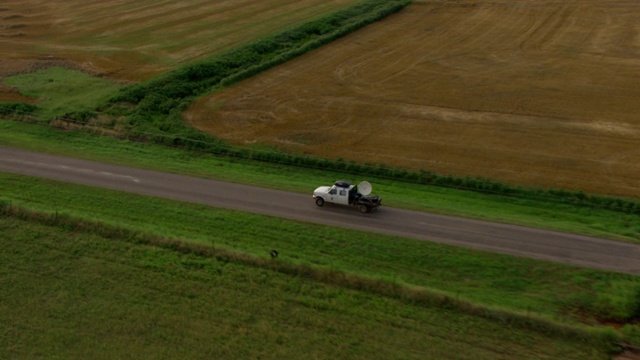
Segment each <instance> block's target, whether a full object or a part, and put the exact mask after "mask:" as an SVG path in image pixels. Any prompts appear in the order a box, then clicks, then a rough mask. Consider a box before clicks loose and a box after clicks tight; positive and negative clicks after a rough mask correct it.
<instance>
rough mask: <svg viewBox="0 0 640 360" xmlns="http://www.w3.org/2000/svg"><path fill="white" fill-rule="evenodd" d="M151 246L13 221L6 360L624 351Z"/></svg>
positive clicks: (595, 338)
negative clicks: (29, 359) (34, 359)
mask: <svg viewBox="0 0 640 360" xmlns="http://www.w3.org/2000/svg"><path fill="white" fill-rule="evenodd" d="M138 240H139V239H136V238H131V237H128V235H127V234H122V235H119V236H107V237H105V236H102V235H101V234H100V233H92V232H86V231H83V230H82V229H75V230H74V229H73V228H72V227H71V226H58V227H51V226H43V225H41V224H38V222H37V221H25V220H22V219H19V218H17V217H8V216H0V244H2V247H3V251H2V252H0V288H1V289H11V293H10V294H11V295H10V296H0V309H2V311H0V323H2V328H3V330H2V331H0V358H5V359H27V358H64V359H75V358H91V359H114V358H118V359H119V358H133V359H138V358H144V359H172V358H180V359H192V358H197V359H202V358H207V359H239V358H240V359H243V358H260V359H302V358H304V359H310V358H311V359H326V358H348V359H372V358H377V359H427V358H428V359H469V360H471V359H473V360H478V359H480V360H482V359H487V360H488V359H492V360H493V359H502V358H505V359H507V358H509V359H513V358H517V359H540V358H550V359H576V360H577V359H580V360H586V359H607V358H609V356H610V355H609V353H610V352H611V351H613V350H615V349H614V348H612V346H611V343H610V341H611V340H613V339H616V338H617V335H615V333H613V332H612V331H594V330H592V331H588V332H585V335H586V337H584V338H581V339H577V338H574V337H563V336H558V335H557V334H553V335H552V334H547V333H540V332H537V331H532V330H530V329H527V328H522V327H519V326H505V324H504V323H501V322H497V321H492V320H487V319H485V318H483V317H479V316H471V315H466V314H464V313H461V312H459V311H455V310H453V311H449V310H446V309H443V308H440V307H428V306H423V305H422V304H419V303H417V304H412V303H411V302H407V301H403V300H402V299H399V298H394V297H387V296H380V295H377V294H375V293H373V292H369V291H357V290H353V289H348V288H344V287H340V286H335V285H331V284H323V283H321V282H318V281H314V280H313V279H310V278H308V277H307V274H306V273H304V272H301V273H299V274H297V273H284V272H279V271H274V270H273V269H271V268H269V267H268V266H267V267H260V266H252V265H247V264H246V263H244V262H237V261H234V259H228V258H226V257H225V256H213V257H211V256H206V255H205V254H202V253H197V252H189V251H184V249H171V248H169V247H162V246H152V245H149V244H145V243H140V242H139V241H138ZM176 250H177V251H176ZM279 261H280V260H279V259H276V260H274V261H271V263H278V262H279Z"/></svg>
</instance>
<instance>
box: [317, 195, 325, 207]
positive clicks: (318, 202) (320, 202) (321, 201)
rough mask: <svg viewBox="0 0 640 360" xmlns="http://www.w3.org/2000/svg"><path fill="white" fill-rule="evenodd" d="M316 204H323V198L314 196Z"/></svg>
mask: <svg viewBox="0 0 640 360" xmlns="http://www.w3.org/2000/svg"><path fill="white" fill-rule="evenodd" d="M316 205H318V206H322V205H324V199H323V198H321V197H319V198H316Z"/></svg>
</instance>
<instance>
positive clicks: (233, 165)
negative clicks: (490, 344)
mask: <svg viewBox="0 0 640 360" xmlns="http://www.w3.org/2000/svg"><path fill="white" fill-rule="evenodd" d="M0 144H1V145H5V146H12V147H17V148H22V149H26V150H33V151H39V152H46V153H51V154H59V155H66V156H72V157H77V158H84V159H89V160H96V161H102V162H108V163H114V164H122V165H128V166H134V167H140V168H146V169H154V170H160V171H168V172H174V173H181V174H187V175H194V176H200V177H206V178H212V179H219V180H225V181H232V182H238V183H245V184H251V185H258V186H262V187H270V188H277V189H281V190H290V191H297V192H301V193H308V194H310V193H311V192H312V191H313V189H315V187H316V186H319V185H325V184H330V183H332V182H333V181H335V180H337V179H348V180H352V181H354V182H358V181H361V180H369V181H370V182H371V183H372V184H373V186H374V192H376V193H378V194H379V195H381V196H382V197H383V199H384V204H385V206H393V207H405V208H410V209H416V210H421V211H431V212H437V213H442V214H451V215H460V216H465V217H473V218H479V219H487V220H492V221H499V222H505V223H514V224H520V225H527V226H532V227H539V228H548V229H555V230H561V231H566V232H571V233H577V234H587V235H593V236H599V237H605V238H613V239H620V240H624V241H632V242H640V218H639V217H638V216H636V215H631V214H622V213H619V212H615V211H609V210H606V209H594V208H581V207H577V206H573V205H570V204H559V203H550V202H547V201H543V200H536V199H526V198H519V197H510V196H497V195H491V194H481V193H475V192H470V191H461V190H458V189H455V188H450V187H438V186H429V185H420V184H415V183H408V182H401V181H394V180H389V179H383V178H366V179H363V178H361V177H360V176H358V175H354V174H349V173H340V172H333V171H326V170H323V169H312V168H304V167H291V166H284V165H276V164H272V163H265V162H257V161H245V160H239V159H235V158H229V157H217V156H214V155H212V154H207V153H198V152H192V151H185V150H181V149H175V148H171V147H166V146H159V145H154V144H147V143H138V142H131V141H128V140H122V139H116V138H111V137H102V136H98V135H92V134H88V133H84V132H73V131H61V130H57V129H51V128H49V127H46V126H41V125H36V124H27V123H21V122H14V121H0Z"/></svg>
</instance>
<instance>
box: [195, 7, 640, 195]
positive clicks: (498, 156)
mask: <svg viewBox="0 0 640 360" xmlns="http://www.w3.org/2000/svg"><path fill="white" fill-rule="evenodd" d="M639 19H640V7H638V6H637V2H636V1H629V0H626V1H625V0H618V1H613V0H609V1H587V0H568V1H561V2H560V1H551V0H523V1H518V2H513V1H510V0H498V1H491V2H487V1H471V0H469V1H435V2H416V3H415V4H414V5H411V6H410V7H408V8H407V9H405V10H404V11H403V12H401V13H400V14H397V15H394V16H391V17H389V18H387V19H385V20H383V21H381V22H379V23H376V24H374V25H372V26H369V27H367V28H366V29H363V30H361V31H358V32H357V33H355V34H352V35H350V36H348V37H346V38H344V39H342V40H340V41H337V42H335V43H333V44H331V45H329V46H326V47H323V48H322V49H319V50H317V51H315V52H313V53H310V54H307V55H306V56H304V57H302V58H299V59H297V60H295V61H292V62H290V63H288V64H286V65H284V66H280V67H278V68H276V69H273V70H271V71H268V72H266V73H263V74H261V75H260V76H257V77H255V78H252V79H250V80H247V81H244V82H242V83H241V84H239V85H237V86H235V87H233V88H230V89H228V90H226V91H224V92H222V93H218V94H215V95H214V96H210V97H207V98H205V99H202V100H201V101H200V102H198V103H197V104H195V106H193V107H192V108H191V109H190V110H189V111H188V112H187V113H186V114H185V118H186V119H187V121H188V122H189V123H191V124H193V125H194V126H195V127H197V128H199V129H202V130H203V131H206V132H210V133H212V134H214V135H216V136H219V137H221V138H224V139H227V140H229V141H231V142H233V143H236V144H252V143H263V144H268V145H271V146H274V147H277V148H281V149H285V150H289V151H296V152H300V153H307V154H313V155H320V156H327V157H332V158H337V157H343V158H345V159H353V160H357V161H362V162H374V163H386V164H389V165H395V166H402V167H406V168H410V169H429V170H433V171H436V172H439V173H448V174H454V175H478V176H482V177H489V178H494V179H499V180H502V181H506V182H510V183H516V184H524V185H534V186H545V187H562V188H569V189H582V190H585V191H588V192H592V193H604V194H615V195H625V196H634V197H638V196H639V194H640V117H639V116H638V114H640V101H639V99H640V86H638V80H639V79H640V35H639V34H640V21H639Z"/></svg>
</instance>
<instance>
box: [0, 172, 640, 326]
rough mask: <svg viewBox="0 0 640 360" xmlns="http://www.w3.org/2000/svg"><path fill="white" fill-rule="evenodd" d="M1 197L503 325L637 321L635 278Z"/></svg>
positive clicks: (37, 193) (288, 227) (150, 206)
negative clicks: (469, 310) (386, 289)
mask: <svg viewBox="0 0 640 360" xmlns="http://www.w3.org/2000/svg"><path fill="white" fill-rule="evenodd" d="M0 188H2V195H1V199H2V200H3V204H4V205H3V206H2V207H3V209H4V210H3V211H5V213H6V214H9V213H10V212H11V211H13V210H11V209H18V210H21V209H26V210H25V211H28V212H34V213H36V214H39V213H44V214H52V215H51V216H49V215H47V216H49V217H50V218H53V219H56V221H60V220H59V219H63V218H65V217H70V218H71V219H72V220H71V221H70V223H71V224H72V225H69V228H75V227H77V226H78V225H73V224H76V223H80V222H82V221H87V222H90V223H98V224H100V226H104V227H106V228H117V229H124V230H126V231H135V232H140V233H144V234H149V235H150V236H156V237H163V238H168V239H182V240H183V241H185V242H187V243H189V244H197V245H204V246H208V247H213V248H216V249H221V250H226V251H232V252H235V253H239V254H244V255H246V256H250V257H257V258H263V259H268V257H269V251H270V250H271V249H276V250H278V251H279V252H280V257H279V261H281V262H287V263H290V264H293V265H296V266H297V265H300V266H306V267H309V268H313V269H319V270H323V271H333V272H339V273H345V274H349V275H350V276H355V277H358V278H365V279H373V280H376V281H378V280H379V281H382V282H384V283H387V284H392V285H393V286H394V287H397V288H403V289H407V291H408V292H417V293H420V294H422V292H424V293H425V294H427V295H428V294H436V295H437V296H446V297H447V298H448V299H455V300H456V301H457V302H459V303H465V304H466V303H468V304H475V305H477V306H479V307H480V308H481V309H482V311H488V312H490V313H491V314H494V313H495V314H501V315H500V316H504V317H505V318H508V319H509V321H507V322H521V320H518V319H526V321H532V322H535V323H539V322H540V321H542V320H540V321H538V319H547V321H548V324H555V323H567V324H578V323H586V324H589V325H597V324H598V323H599V322H600V321H615V322H618V323H621V324H626V323H630V322H633V321H635V320H637V319H638V317H639V316H640V278H639V277H637V276H632V275H626V274H619V273H613V272H605V271H596V270H591V269H584V268H576V267H572V266H567V265H561V264H555V263H551V262H546V261H537V260H532V259H525V258H518V257H512V256H506V255H499V254H491V253H486V252H481V251H475V250H469V249H464V248H458V247H453V246H445V245H440V244H435V243H429V242H424V241H417V240H410V239H404V238H399V237H392V236H386V235H379V234H371V233H365V232H361V231H355V230H348V229H338V228H334V227H328V226H321V225H315V224H307V223H301V222H296V221H291V220H285V219H280V218H272V217H268V216H263V215H255V214H249V213H243V212H237V211H230V210H223V209H216V208H211V207H207V206H202V205H195V204H189V203H177V202H174V201H170V200H165V199H159V198H152V197H146V196H141V195H134V194H126V193H121V192H116V191H111V190H104V189H94V188H90V187H85V186H79V185H71V184H65V183H58V182H55V181H50V180H43V179H33V178H29V177H25V176H20V175H8V174H2V173H0ZM97 204H99V206H96V205H97ZM65 224H66V223H65ZM436 295H433V296H436ZM502 314H504V315H502ZM522 321H524V320H522ZM545 324H547V323H545ZM546 326H550V327H551V326H555V325H546Z"/></svg>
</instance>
